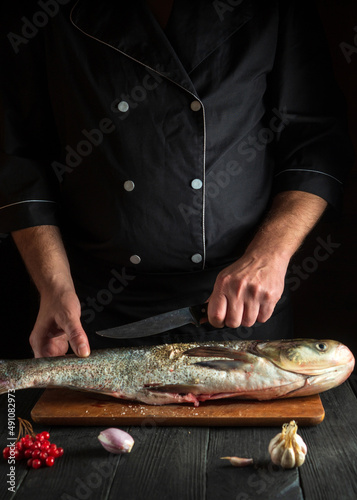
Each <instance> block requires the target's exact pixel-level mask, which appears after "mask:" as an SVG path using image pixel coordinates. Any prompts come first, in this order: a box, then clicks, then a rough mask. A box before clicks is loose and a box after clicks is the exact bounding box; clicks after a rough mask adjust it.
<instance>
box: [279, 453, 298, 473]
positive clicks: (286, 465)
mask: <svg viewBox="0 0 357 500" xmlns="http://www.w3.org/2000/svg"><path fill="white" fill-rule="evenodd" d="M280 465H281V466H282V467H283V469H293V468H294V467H295V453H294V450H293V448H286V449H285V451H284V453H283V455H282V457H281V463H280Z"/></svg>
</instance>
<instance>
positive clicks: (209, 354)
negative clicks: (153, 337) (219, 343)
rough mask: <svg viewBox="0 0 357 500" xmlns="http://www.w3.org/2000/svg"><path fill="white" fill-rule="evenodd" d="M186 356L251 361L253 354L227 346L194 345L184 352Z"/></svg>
mask: <svg viewBox="0 0 357 500" xmlns="http://www.w3.org/2000/svg"><path fill="white" fill-rule="evenodd" d="M183 354H185V355H186V356H195V357H197V358H231V359H236V360H239V361H245V362H249V361H252V356H254V354H250V353H248V352H242V351H236V350H235V349H229V348H227V347H211V346H203V347H194V348H192V349H188V350H187V351H185V352H183Z"/></svg>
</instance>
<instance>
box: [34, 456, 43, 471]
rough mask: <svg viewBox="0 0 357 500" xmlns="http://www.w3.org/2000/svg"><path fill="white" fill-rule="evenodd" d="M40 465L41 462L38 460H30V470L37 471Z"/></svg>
mask: <svg viewBox="0 0 357 500" xmlns="http://www.w3.org/2000/svg"><path fill="white" fill-rule="evenodd" d="M41 465H42V462H41V460H40V459H38V458H33V459H32V468H33V469H39V468H40V467H41Z"/></svg>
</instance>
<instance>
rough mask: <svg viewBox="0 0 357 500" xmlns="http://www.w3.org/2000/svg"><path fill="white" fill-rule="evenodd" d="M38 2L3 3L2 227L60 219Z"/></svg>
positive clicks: (0, 81) (0, 54) (0, 12)
mask: <svg viewBox="0 0 357 500" xmlns="http://www.w3.org/2000/svg"><path fill="white" fill-rule="evenodd" d="M36 7H37V11H38V5H37V2H36V3H35V2H32V1H30V2H28V3H26V2H22V1H20V2H13V1H11V0H9V1H4V2H1V6H0V18H1V23H0V24H1V27H0V36H1V41H0V64H1V72H0V119H1V126H0V232H3V233H5V232H10V231H14V230H17V229H22V228H25V227H30V226H36V225H43V224H57V222H58V221H57V207H58V205H57V203H56V198H57V194H56V193H57V186H56V182H55V179H54V177H55V176H54V174H53V172H52V169H51V158H53V156H54V154H55V151H56V148H58V145H57V144H56V142H57V139H56V132H55V127H54V121H53V116H52V114H51V107H50V99H49V94H48V90H47V79H46V64H45V50H44V44H43V29H44V28H37V27H36V26H35V25H34V24H33V23H32V22H31V20H32V19H33V14H34V13H36Z"/></svg>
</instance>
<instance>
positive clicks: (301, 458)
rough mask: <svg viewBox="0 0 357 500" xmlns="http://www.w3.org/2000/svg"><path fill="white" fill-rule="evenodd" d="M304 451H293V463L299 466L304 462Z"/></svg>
mask: <svg viewBox="0 0 357 500" xmlns="http://www.w3.org/2000/svg"><path fill="white" fill-rule="evenodd" d="M305 455H306V454H305V453H304V452H303V451H297V452H296V453H295V465H296V467H300V465H302V464H303V463H304V462H305Z"/></svg>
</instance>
